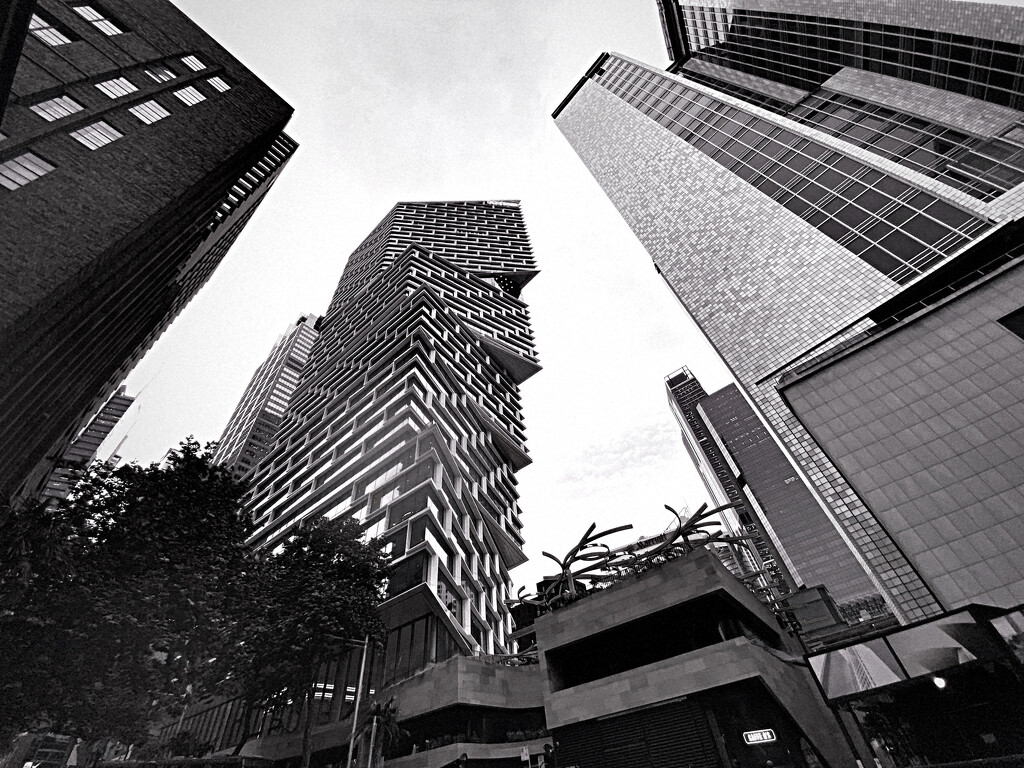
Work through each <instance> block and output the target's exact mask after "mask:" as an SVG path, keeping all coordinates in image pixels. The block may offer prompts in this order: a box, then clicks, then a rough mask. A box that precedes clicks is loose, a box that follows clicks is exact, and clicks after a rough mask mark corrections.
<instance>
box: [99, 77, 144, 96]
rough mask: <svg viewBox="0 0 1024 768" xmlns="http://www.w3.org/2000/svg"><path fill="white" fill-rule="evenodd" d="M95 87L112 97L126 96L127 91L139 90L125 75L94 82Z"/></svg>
mask: <svg viewBox="0 0 1024 768" xmlns="http://www.w3.org/2000/svg"><path fill="white" fill-rule="evenodd" d="M96 87H97V88H99V89H100V90H101V91H102V92H103V93H105V94H106V95H107V96H109V97H110V98H112V99H116V98H119V97H121V96H127V95H128V94H129V93H133V92H134V91H137V90H139V89H138V88H137V87H136V86H135V84H134V83H132V81H131V80H129V79H128V78H126V77H117V78H114V79H113V80H107V81H105V82H102V83H96Z"/></svg>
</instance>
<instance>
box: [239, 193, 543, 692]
mask: <svg viewBox="0 0 1024 768" xmlns="http://www.w3.org/2000/svg"><path fill="white" fill-rule="evenodd" d="M536 274H537V269H536V266H535V264H534V260H533V255H532V250H531V246H530V242H529V238H528V236H527V233H526V227H525V225H524V223H523V216H522V212H521V211H520V208H519V204H518V203H517V202H511V201H503V200H497V201H496V200H489V201H481V202H441V203H399V204H398V205H396V206H395V207H394V208H393V209H392V210H391V211H390V213H388V214H387V216H385V218H384V220H383V221H382V222H381V223H380V224H379V225H378V226H377V227H376V228H375V229H374V230H373V231H372V232H371V233H370V235H369V236H368V237H367V238H366V240H364V241H363V243H362V244H361V245H360V246H359V247H358V248H357V249H356V250H355V252H354V253H353V254H352V255H351V256H350V258H349V260H348V263H347V265H346V267H345V271H344V273H343V274H342V276H341V280H340V282H339V284H338V288H337V290H336V291H335V294H334V298H333V300H332V301H331V304H330V308H329V309H328V311H327V313H326V315H325V316H324V318H323V320H322V322H321V324H320V335H319V337H318V338H317V340H316V342H315V343H314V345H313V349H312V351H311V353H310V358H309V362H308V363H307V365H306V367H305V370H304V373H303V376H302V381H301V383H300V384H299V385H298V387H297V388H296V389H295V392H294V393H293V395H292V400H291V405H290V406H289V409H288V412H287V414H286V415H285V417H284V420H283V422H282V424H281V427H280V429H279V431H278V434H277V439H276V441H275V444H274V445H273V447H272V448H271V449H270V451H269V453H268V454H267V455H266V457H265V458H264V459H263V461H262V462H261V463H260V465H259V466H258V467H257V468H256V470H255V473H254V477H253V482H254V491H253V496H252V500H251V502H250V507H249V508H250V511H251V513H252V515H253V519H254V521H255V523H256V525H257V530H256V532H255V534H254V535H253V538H252V544H253V545H254V546H258V547H268V548H274V547H276V546H278V545H279V544H280V543H281V542H282V541H283V540H284V539H285V538H286V537H287V536H288V535H289V533H290V532H291V531H292V530H294V528H295V526H297V525H299V524H301V522H302V521H303V520H308V519H312V518H317V517H327V518H337V517H340V516H350V517H354V518H356V519H357V520H359V521H360V522H361V523H362V524H363V525H364V528H365V530H366V531H367V533H368V534H369V535H373V536H384V537H386V538H387V540H388V542H389V546H390V549H391V555H392V557H393V558H394V572H393V575H392V577H391V579H390V583H389V588H388V599H387V601H386V602H385V603H384V606H383V610H384V618H385V621H386V623H387V625H388V627H389V635H388V638H387V644H386V647H387V650H386V654H385V658H384V660H383V669H380V670H379V671H378V672H379V675H380V676H379V677H378V678H377V679H378V680H379V681H380V684H382V685H386V684H388V683H390V682H393V681H395V680H399V679H402V678H403V677H405V676H407V675H408V674H411V673H412V672H415V671H416V670H418V669H420V668H422V667H423V666H425V665H426V664H428V663H430V662H432V661H440V660H443V659H445V658H448V657H450V656H452V655H455V654H457V653H463V654H468V653H471V652H473V651H478V652H485V653H501V652H504V651H507V650H509V649H510V634H511V618H510V615H509V612H508V608H507V607H506V605H505V603H504V600H505V599H506V598H507V597H508V596H509V591H510V587H511V581H510V580H509V573H508V572H509V569H510V568H512V567H514V566H516V565H518V564H520V563H522V562H523V561H524V560H525V556H524V555H523V551H522V545H523V540H522V537H521V535H520V528H521V523H520V520H519V507H518V504H517V492H516V478H515V472H516V471H517V470H519V469H521V468H523V467H524V466H526V465H527V464H528V463H529V462H530V458H529V455H528V454H527V451H526V446H525V443H524V440H525V438H524V432H523V419H522V413H521V408H520V397H519V384H520V383H522V382H523V381H524V380H525V379H526V378H528V377H529V376H531V375H532V374H533V373H535V372H536V371H538V370H539V365H538V364H537V358H536V354H535V352H534V346H533V337H532V334H531V331H530V324H529V316H528V313H527V309H526V305H525V303H524V302H523V301H522V299H520V291H521V289H522V287H523V286H524V285H525V284H526V283H527V282H528V281H529V280H530V279H531V278H533V277H534V276H535V275H536ZM339 674H341V673H339ZM340 684H342V682H341V681H340V680H339V681H337V682H335V685H340Z"/></svg>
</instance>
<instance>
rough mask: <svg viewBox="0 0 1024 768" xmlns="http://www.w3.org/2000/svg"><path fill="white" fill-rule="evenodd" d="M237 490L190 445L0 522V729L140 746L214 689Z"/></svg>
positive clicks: (10, 512)
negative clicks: (178, 710) (162, 716)
mask: <svg viewBox="0 0 1024 768" xmlns="http://www.w3.org/2000/svg"><path fill="white" fill-rule="evenodd" d="M244 492H245V486H244V485H243V484H241V483H239V482H237V481H235V480H234V479H233V478H232V476H231V474H230V472H229V471H228V470H226V469H224V468H223V467H218V466H214V465H213V464H212V462H211V451H210V446H207V447H206V449H205V450H204V449H203V448H202V447H201V446H200V445H199V444H198V443H197V442H196V441H194V440H192V439H189V440H187V441H185V442H183V443H182V444H181V447H180V449H179V450H178V451H174V452H172V453H171V454H170V455H169V457H168V459H167V461H166V462H165V465H164V466H158V465H151V466H149V467H140V466H136V465H130V466H124V467H120V468H117V469H110V468H109V467H105V466H102V465H97V466H95V467H93V468H92V469H90V470H89V471H88V473H87V474H86V475H85V477H84V478H83V481H82V482H81V483H80V484H79V485H78V486H77V488H76V489H75V491H74V493H73V495H72V497H71V498H70V500H68V501H65V502H59V503H50V504H49V505H44V504H30V505H22V506H20V507H18V506H15V507H12V508H8V509H6V510H4V511H3V513H2V514H0V534H3V541H4V545H3V549H2V550H0V555H2V557H3V560H2V561H0V658H3V659H4V663H3V664H2V665H0V729H4V728H5V729H7V730H8V731H10V730H22V729H34V728H41V727H46V728H49V729H52V730H61V731H64V732H69V733H75V734H76V735H79V736H82V737H85V738H92V737H112V738H117V739H121V740H122V741H126V742H131V741H140V740H142V739H144V737H145V733H146V727H147V725H148V723H149V722H150V721H151V720H152V719H153V717H154V716H155V715H157V714H158V713H162V712H168V711H173V710H174V709H175V707H177V706H180V704H181V703H182V701H183V700H184V699H185V697H186V695H188V694H190V693H191V694H195V693H197V692H198V691H199V690H201V689H203V688H204V686H209V685H211V684H212V683H213V682H214V681H215V676H216V675H217V674H218V670H216V668H215V666H214V665H211V664H209V663H208V661H209V660H210V659H211V658H215V657H216V656H217V655H218V654H220V653H222V652H223V651H224V650H225V645H224V644H225V642H227V636H228V634H229V632H228V630H229V628H230V626H229V625H230V622H231V618H232V617H231V614H230V612H229V611H228V610H227V605H228V599H229V596H230V593H231V590H232V588H233V585H234V583H235V582H236V581H237V579H238V578H240V577H241V576H242V575H243V574H245V573H246V570H245V569H246V564H247V562H248V556H247V553H246V549H245V546H244V544H245V539H246V537H247V535H248V534H249V532H250V530H251V525H250V523H249V522H248V520H247V518H246V517H245V516H244V515H243V514H242V512H241V511H240V500H241V497H242V494H243V493H244Z"/></svg>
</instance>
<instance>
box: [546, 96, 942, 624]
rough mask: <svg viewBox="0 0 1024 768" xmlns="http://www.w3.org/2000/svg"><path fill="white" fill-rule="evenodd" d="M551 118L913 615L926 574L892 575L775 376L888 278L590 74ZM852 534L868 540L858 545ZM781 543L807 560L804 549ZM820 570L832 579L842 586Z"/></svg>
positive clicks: (925, 607)
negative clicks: (919, 578) (908, 579)
mask: <svg viewBox="0 0 1024 768" xmlns="http://www.w3.org/2000/svg"><path fill="white" fill-rule="evenodd" d="M556 122H557V125H558V127H559V128H560V130H561V131H562V132H563V134H565V136H566V138H567V139H568V140H569V143H570V144H571V145H572V146H573V148H574V149H575V150H576V151H577V153H578V154H579V155H580V158H581V160H583V162H584V164H585V165H586V166H587V168H588V169H589V170H590V172H591V173H592V174H593V175H594V177H595V178H596V179H597V180H598V182H599V183H600V184H601V186H602V188H603V189H604V190H605V192H606V194H608V196H609V198H610V199H611V200H612V202H613V203H614V204H615V206H616V207H617V208H618V210H619V212H620V213H621V214H622V216H623V218H624V219H625V220H626V222H627V223H628V224H629V225H630V227H631V228H632V229H633V231H634V232H635V233H636V234H637V237H638V238H639V239H640V241H641V242H643V243H644V245H645V247H646V248H647V250H648V252H649V253H650V254H651V257H652V258H653V259H654V262H655V264H656V265H657V266H658V268H659V269H660V270H661V273H662V275H663V276H664V277H665V279H666V281H667V282H668V283H669V285H670V286H673V289H674V290H675V292H676V294H677V296H679V297H680V300H681V301H682V303H683V305H684V306H685V307H686V309H687V311H688V312H689V313H690V315H691V316H692V317H693V318H694V320H695V322H696V323H697V324H698V326H700V327H701V329H702V330H703V331H704V333H705V334H706V335H707V336H708V339H709V340H710V341H711V343H712V344H714V345H715V348H716V349H718V350H719V352H720V353H721V354H722V355H723V357H724V359H725V360H726V362H727V363H728V364H729V365H730V367H731V368H732V370H733V372H734V373H735V375H736V376H737V378H738V379H739V381H740V382H741V383H742V384H743V385H744V386H745V387H746V388H747V390H748V392H749V393H750V395H751V396H752V397H753V398H754V400H755V402H756V403H757V405H758V407H759V408H760V409H761V411H762V413H764V414H765V415H766V416H767V418H768V419H769V421H770V423H771V425H772V426H773V428H774V429H775V431H776V432H777V433H778V435H779V436H780V437H781V438H782V439H783V440H784V441H785V444H786V446H787V447H788V448H789V451H790V453H791V454H792V455H793V456H794V457H795V458H796V459H797V461H798V463H799V466H800V467H801V469H802V471H803V472H804V476H805V477H806V478H807V479H808V480H809V481H810V483H811V486H812V487H813V488H815V490H816V491H817V492H818V494H819V499H822V497H826V496H827V497H831V498H829V499H828V501H830V502H831V504H833V505H835V506H836V507H837V512H836V513H835V517H833V516H828V515H827V514H826V512H825V511H824V509H822V511H821V514H822V515H823V516H825V517H826V519H827V520H828V521H829V523H830V525H831V526H832V530H833V531H834V535H835V536H836V537H837V539H838V540H839V542H840V544H839V546H842V545H843V544H845V545H847V546H849V547H850V548H851V549H852V551H853V552H854V553H855V555H856V556H857V558H858V560H859V562H860V563H861V565H862V567H864V568H865V570H866V571H868V573H869V576H872V578H873V581H874V584H875V586H876V588H877V589H878V590H879V593H881V594H882V595H883V596H884V597H886V598H887V602H889V604H890V607H893V608H894V610H895V611H896V612H897V615H900V616H903V617H906V618H908V619H912V618H920V617H922V616H924V615H927V614H928V613H929V612H930V611H932V610H934V608H935V607H936V606H935V603H934V600H930V599H929V598H928V597H927V595H926V594H924V595H922V594H921V591H922V590H924V592H925V593H927V590H926V589H924V587H923V585H922V584H920V583H916V584H913V585H912V586H911V589H910V590H907V589H902V588H901V584H900V583H898V582H896V581H895V579H894V577H895V574H896V573H897V571H898V570H899V569H901V568H903V567H904V566H905V565H906V563H905V561H903V559H902V557H901V556H899V554H898V553H886V552H883V551H882V549H881V547H883V546H885V545H886V544H887V543H888V542H887V541H886V538H885V537H883V540H882V541H881V542H877V543H873V541H872V540H871V539H870V538H867V537H866V536H864V535H862V533H863V532H864V531H866V530H867V531H870V533H872V534H877V531H876V530H875V529H874V528H873V527H871V526H876V525H877V523H876V521H874V519H873V518H872V517H871V515H870V512H869V511H868V510H867V509H866V508H865V507H864V505H863V504H862V503H861V502H860V501H859V500H858V499H857V497H856V494H855V493H854V492H853V491H852V489H850V488H849V486H847V485H846V484H845V482H844V481H843V480H842V478H841V476H839V473H838V472H837V471H836V470H835V468H834V467H831V464H830V462H829V461H828V458H827V457H826V456H825V455H824V454H823V453H822V452H821V450H820V449H819V448H818V447H817V446H816V445H815V443H814V441H813V439H811V437H810V436H809V435H807V434H806V431H805V430H804V429H803V428H802V427H801V425H800V424H799V422H797V421H796V420H795V419H793V418H792V416H791V414H788V409H786V407H785V405H784V404H783V403H782V402H781V400H780V399H779V397H778V394H777V392H776V391H775V389H774V386H773V385H772V384H771V379H772V377H773V375H775V374H776V373H777V372H778V371H780V370H781V369H783V368H784V367H785V366H786V365H787V364H788V363H789V362H790V361H792V360H794V359H796V358H798V357H799V356H800V355H802V354H803V353H804V352H806V351H807V350H809V349H813V348H815V347H817V346H818V345H821V344H824V343H825V342H827V341H828V340H829V338H830V337H831V336H832V335H834V334H835V333H836V331H837V330H839V329H843V328H845V327H846V326H848V325H851V324H853V323H855V322H856V321H858V320H859V319H860V318H861V317H862V316H863V315H864V314H865V313H866V312H867V311H868V310H869V309H871V308H872V307H873V306H874V304H875V303H876V301H877V300H878V299H879V298H880V297H881V298H885V297H888V296H892V295H894V294H895V293H896V292H897V291H898V286H897V285H896V283H895V282H893V281H892V280H889V279H888V278H886V277H885V276H884V275H882V274H881V273H879V272H878V271H877V270H875V269H873V268H872V267H870V266H868V265H867V264H866V263H865V262H863V261H861V260H860V259H858V258H857V257H855V256H854V255H853V254H851V253H850V252H849V251H847V250H845V249H844V248H842V247H841V246H839V245H838V244H837V243H835V241H833V240H831V239H830V238H828V237H826V236H825V235H823V234H822V233H820V232H818V231H817V230H816V229H814V228H813V227H810V226H807V225H806V224H804V223H803V222H802V221H801V220H800V219H799V218H797V217H796V216H795V215H794V214H792V213H790V212H789V211H787V210H786V209H784V208H782V206H777V205H765V204H764V200H765V198H764V196H763V195H761V193H759V192H757V191H756V190H755V189H753V188H752V187H751V186H750V185H748V184H746V183H745V182H744V181H742V180H741V179H739V178H738V177H736V176H734V175H733V174H731V173H729V172H728V171H726V170H725V169H724V168H722V167H721V166H719V165H718V164H716V163H715V162H713V161H711V160H710V159H708V158H707V157H706V156H704V155H703V154H702V153H700V152H698V151H697V150H695V149H694V148H692V147H690V146H689V145H688V144H686V143H685V142H682V141H679V140H678V139H676V138H675V137H674V136H673V135H672V134H670V133H669V132H668V131H666V130H664V129H662V128H661V127H660V126H658V125H657V124H655V123H653V122H652V121H651V120H650V119H649V118H647V117H646V116H644V115H642V114H641V113H639V112H638V111H636V110H635V109H633V108H631V107H630V106H629V105H627V104H626V103H625V102H623V101H622V100H621V99H618V98H617V97H615V96H613V95H612V94H610V93H608V92H607V91H606V90H605V89H603V88H601V87H600V86H598V85H596V84H594V83H592V82H587V83H585V84H584V85H583V87H582V88H581V89H580V91H579V93H577V94H576V96H575V97H574V98H573V100H572V101H571V102H570V103H569V104H568V105H567V106H566V107H565V109H563V110H562V112H561V114H560V115H559V116H558V118H557V121H556ZM708 189H714V190H716V191H717V194H716V195H708V194H707V190H708ZM762 380H765V382H766V383H765V384H762V385H759V384H758V383H759V382H761V381H762ZM821 503H822V505H823V506H824V505H825V504H826V503H827V502H826V501H824V500H823V501H822V502H821ZM837 517H838V518H840V519H837ZM840 522H845V523H846V524H847V525H846V526H843V527H840ZM826 530H827V528H826ZM854 534H856V535H857V537H858V538H860V539H861V540H862V542H861V544H862V546H854V541H853V535H854ZM787 554H788V556H789V559H790V560H792V561H793V562H794V564H795V565H796V568H797V570H798V571H801V570H802V569H801V566H800V560H799V553H796V552H789V551H788V550H787ZM871 565H873V566H875V567H870V566H871ZM890 574H891V575H892V577H890ZM824 576H825V578H823V579H822V583H825V584H826V586H828V587H829V589H830V591H832V590H838V591H839V592H840V593H842V592H843V591H844V585H843V584H840V583H836V582H835V581H834V580H832V579H830V578H828V574H825V575H824ZM886 581H889V586H886ZM912 590H917V592H918V595H916V596H915V595H914V594H913V593H912ZM919 603H921V604H919Z"/></svg>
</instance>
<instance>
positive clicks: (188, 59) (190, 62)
mask: <svg viewBox="0 0 1024 768" xmlns="http://www.w3.org/2000/svg"><path fill="white" fill-rule="evenodd" d="M181 63H182V64H184V65H185V66H186V67H188V68H189V69H191V70H192V71H193V72H198V71H199V70H201V69H206V65H205V64H203V62H201V61H200V60H199V59H198V57H196V56H182V57H181Z"/></svg>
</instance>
